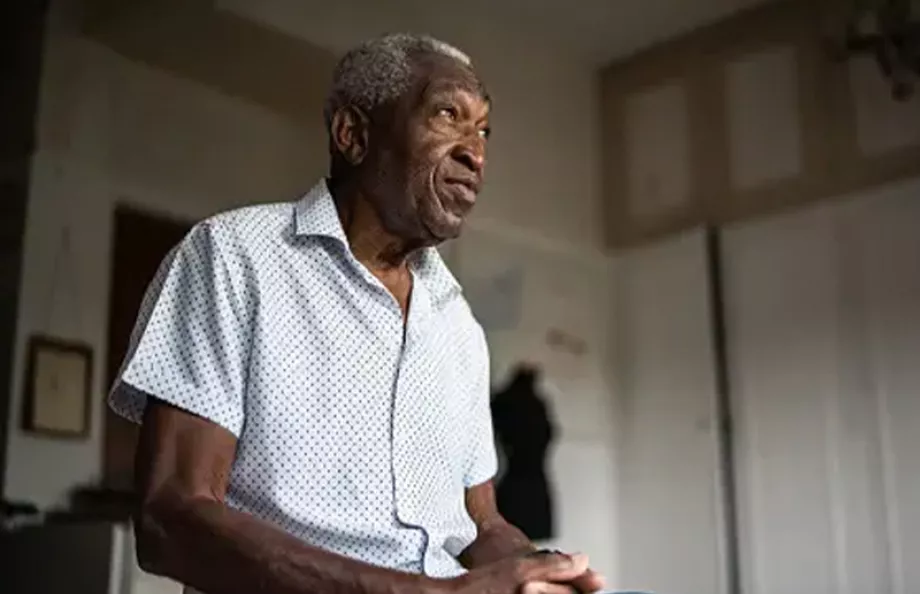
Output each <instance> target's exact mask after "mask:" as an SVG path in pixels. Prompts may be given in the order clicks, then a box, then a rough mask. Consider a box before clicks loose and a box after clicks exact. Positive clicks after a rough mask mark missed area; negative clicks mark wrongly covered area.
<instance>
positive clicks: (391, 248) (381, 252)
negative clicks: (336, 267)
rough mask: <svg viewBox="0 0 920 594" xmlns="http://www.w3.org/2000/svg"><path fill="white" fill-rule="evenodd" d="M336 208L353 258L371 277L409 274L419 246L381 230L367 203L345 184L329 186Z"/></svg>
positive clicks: (380, 224) (379, 223)
mask: <svg viewBox="0 0 920 594" xmlns="http://www.w3.org/2000/svg"><path fill="white" fill-rule="evenodd" d="M329 186H330V190H331V191H332V195H333V199H334V201H335V207H336V210H337V212H338V215H339V220H340V221H341V223H342V229H343V230H344V232H345V237H346V239H347V240H348V247H349V248H350V249H351V253H352V254H353V255H354V257H355V258H356V259H357V260H358V261H359V262H361V263H362V264H364V265H365V266H366V267H367V268H368V269H369V270H370V271H371V272H373V273H374V274H378V273H380V274H384V275H388V276H389V275H392V274H394V273H398V272H399V271H407V270H408V262H409V260H410V258H411V256H412V254H413V253H414V252H416V251H418V249H419V248H418V246H413V245H410V242H407V241H405V240H403V239H401V238H398V237H395V236H394V235H392V234H391V233H389V232H388V231H387V230H386V229H384V227H383V224H382V223H381V221H380V218H379V217H378V216H377V213H376V212H375V211H374V209H373V207H372V206H371V204H370V201H369V200H366V199H364V197H362V196H361V195H360V193H359V192H358V191H357V190H356V189H354V188H351V187H349V186H348V185H346V184H342V183H335V182H333V181H330V182H329Z"/></svg>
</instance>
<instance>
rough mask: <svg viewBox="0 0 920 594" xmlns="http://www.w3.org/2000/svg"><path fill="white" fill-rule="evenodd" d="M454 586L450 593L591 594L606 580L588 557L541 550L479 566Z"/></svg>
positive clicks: (454, 583)
mask: <svg viewBox="0 0 920 594" xmlns="http://www.w3.org/2000/svg"><path fill="white" fill-rule="evenodd" d="M451 586H452V587H451V588H450V590H451V594H576V593H579V594H589V593H592V592H597V591H598V590H601V589H602V588H603V587H604V578H603V577H602V576H601V575H600V574H598V573H597V572H595V571H593V570H591V569H590V568H589V567H588V557H587V555H582V554H574V555H567V554H565V553H561V552H559V551H548V550H542V551H535V552H533V553H529V554H527V555H524V556H522V557H516V558H511V559H504V560H502V561H498V562H496V563H492V564H490V565H487V566H484V567H479V568H477V569H474V570H472V571H470V572H469V573H467V574H466V575H463V576H461V577H459V578H456V579H455V580H451Z"/></svg>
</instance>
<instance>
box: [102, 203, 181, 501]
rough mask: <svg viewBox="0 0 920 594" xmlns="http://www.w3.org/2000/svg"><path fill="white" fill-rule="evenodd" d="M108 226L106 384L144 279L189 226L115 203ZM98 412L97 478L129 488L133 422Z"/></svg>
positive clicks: (134, 437)
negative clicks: (99, 469) (111, 224)
mask: <svg viewBox="0 0 920 594" xmlns="http://www.w3.org/2000/svg"><path fill="white" fill-rule="evenodd" d="M114 229H115V231H114V239H113V244H112V270H111V285H110V286H111V289H110V296H109V338H108V345H109V346H108V361H107V372H106V378H107V386H111V385H112V383H113V382H114V381H115V376H116V375H117V374H118V370H119V368H120V366H121V363H122V360H123V359H124V356H125V352H126V351H127V349H128V342H129V340H130V338H131V330H132V329H133V328H134V321H135V318H136V317H137V310H138V308H139V307H140V304H141V301H142V300H143V298H144V293H145V292H146V290H147V285H148V284H149V283H150V281H151V280H152V279H153V276H154V274H156V271H157V268H158V267H159V265H160V262H162V260H163V258H165V257H166V254H167V253H169V250H170V249H172V248H173V246H175V245H176V244H177V243H179V241H181V239H182V238H183V237H184V236H185V234H186V233H188V231H189V230H190V229H191V223H187V222H183V221H177V220H174V219H171V218H168V217H164V216H162V215H155V214H150V213H147V212H143V211H139V210H135V209H133V208H130V207H126V206H118V207H116V209H115V221H114ZM103 418H104V427H103V482H104V484H105V486H106V487H107V488H110V489H116V490H125V491H127V490H132V489H133V474H134V473H133V471H134V450H135V448H136V447H137V437H138V433H139V431H138V427H137V426H136V425H134V424H132V423H129V422H128V421H125V420H124V419H122V418H120V417H118V416H117V415H115V414H114V413H113V412H112V411H111V410H109V408H108V406H106V407H105V414H104V417H103Z"/></svg>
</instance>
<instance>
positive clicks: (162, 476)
mask: <svg viewBox="0 0 920 594" xmlns="http://www.w3.org/2000/svg"><path fill="white" fill-rule="evenodd" d="M235 451H236V438H235V437H234V436H233V434H231V433H230V432H229V431H227V430H226V429H224V428H222V427H220V426H218V425H216V424H214V423H211V422H209V421H207V420H205V419H203V418H200V417H197V416H195V415H192V414H190V413H187V412H185V411H182V410H180V409H178V408H174V407H172V406H169V405H167V404H165V403H162V402H158V401H156V400H152V399H151V401H150V404H149V405H148V407H147V410H146V412H145V414H144V424H143V427H142V429H141V438H140V442H139V445H138V453H137V477H138V485H137V486H138V492H139V494H140V496H141V498H142V504H141V506H140V509H139V511H138V515H137V518H136V531H137V553H138V561H139V562H140V565H141V567H142V568H143V569H145V570H146V571H149V572H151V573H155V574H159V575H164V576H167V577H170V578H173V579H175V580H177V581H179V582H182V583H184V584H186V585H189V586H192V587H194V588H196V589H198V590H201V591H203V592H208V593H213V594H234V593H236V592H239V593H241V594H242V593H245V594H258V593H260V592H271V593H272V594H302V593H307V592H328V593H330V594H337V593H342V594H351V593H357V592H360V593H365V592H367V593H377V592H380V593H390V592H406V593H425V594H427V593H429V592H438V591H444V589H445V587H446V586H447V585H448V584H447V582H445V581H442V580H434V579H431V578H426V577H424V576H419V575H411V574H406V573H401V572H396V571H390V570H386V569H383V568H378V567H374V566H371V565H369V564H365V563H362V562H359V561H356V560H353V559H349V558H347V557H344V556H341V555H336V554H333V553H329V552H327V551H323V550H321V549H319V548H316V547H311V546H308V545H306V544H304V543H303V542H301V541H300V540H298V539H296V538H294V537H293V536H291V535H289V534H287V533H286V532H284V531H283V530H280V529H278V528H276V527H275V526H272V525H271V524H269V523H267V522H264V521H262V520H259V519H258V518H256V517H254V516H251V515H249V514H246V513H243V512H240V511H236V510H233V509H231V508H229V507H227V506H226V505H224V495H225V493H226V490H227V483H228V479H229V475H230V469H231V465H232V463H233V459H234V456H235Z"/></svg>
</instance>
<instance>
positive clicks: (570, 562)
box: [520, 554, 588, 583]
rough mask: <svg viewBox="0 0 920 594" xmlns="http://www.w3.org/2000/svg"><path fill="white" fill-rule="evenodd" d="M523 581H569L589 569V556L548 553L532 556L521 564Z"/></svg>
mask: <svg viewBox="0 0 920 594" xmlns="http://www.w3.org/2000/svg"><path fill="white" fill-rule="evenodd" d="M521 569H522V574H521V576H520V577H521V582H522V583H526V582H568V581H570V580H573V579H575V578H576V577H578V576H580V575H581V574H583V573H584V572H585V571H587V569H588V557H587V556H585V555H581V554H575V555H561V554H547V555H539V556H534V557H530V558H528V559H526V560H525V563H524V564H523V565H522V566H521Z"/></svg>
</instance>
